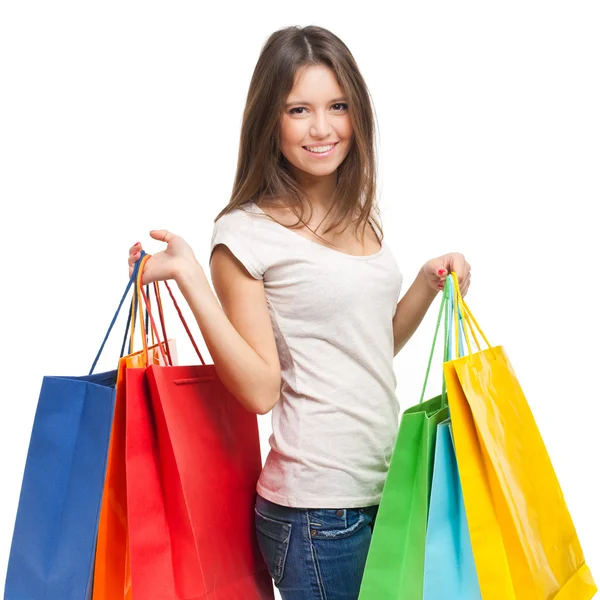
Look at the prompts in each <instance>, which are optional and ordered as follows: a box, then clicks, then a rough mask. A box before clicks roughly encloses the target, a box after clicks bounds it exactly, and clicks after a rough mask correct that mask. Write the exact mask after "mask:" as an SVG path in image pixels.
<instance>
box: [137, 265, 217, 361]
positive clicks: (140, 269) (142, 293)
mask: <svg viewBox="0 0 600 600" xmlns="http://www.w3.org/2000/svg"><path fill="white" fill-rule="evenodd" d="M150 256H152V255H151V254H145V256H141V257H140V258H139V259H138V262H140V268H139V270H138V272H137V277H136V290H137V293H138V294H139V295H140V296H141V297H142V298H143V299H144V303H145V305H146V309H147V312H148V317H149V320H150V324H151V326H152V328H153V329H154V331H155V334H156V335H157V336H158V333H157V332H156V323H155V321H154V316H153V315H152V310H151V308H150V306H149V302H148V298H147V297H146V294H145V293H144V290H143V289H142V284H141V282H142V275H143V272H144V265H145V263H146V261H147V260H148V259H149V258H150ZM136 264H137V263H136ZM164 284H165V286H166V287H167V290H168V292H169V295H170V296H171V300H172V301H173V304H174V306H175V309H176V310H177V314H178V315H179V318H180V319H181V322H182V323H183V326H184V328H185V331H186V333H187V335H188V337H189V338H190V341H191V342H192V346H193V347H194V350H195V351H196V354H197V355H198V358H199V359H200V362H201V363H202V364H203V365H206V363H205V362H204V359H203V358H202V354H201V353H200V350H199V349H198V346H197V344H196V341H195V340H194V336H193V335H192V332H191V331H190V328H189V327H188V324H187V323H186V321H185V318H184V316H183V313H182V312H181V309H180V308H179V305H178V304H177V300H175V296H174V295H173V292H172V291H171V288H170V287H169V284H168V283H167V282H166V281H165V282H164ZM140 322H141V311H140ZM143 342H144V353H145V355H146V359H147V358H148V344H147V342H146V340H145V339H143ZM159 347H160V351H161V353H162V354H163V358H165V357H164V351H163V348H162V345H160V346H159ZM167 348H168V344H167ZM146 362H147V361H146ZM165 364H168V363H167V361H166V360H165Z"/></svg>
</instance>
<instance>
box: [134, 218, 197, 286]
mask: <svg viewBox="0 0 600 600" xmlns="http://www.w3.org/2000/svg"><path fill="white" fill-rule="evenodd" d="M150 237H152V238H153V239H155V240H160V241H162V242H166V244H167V247H166V248H165V249H164V250H161V251H160V252H157V253H156V254H153V255H152V256H150V258H149V259H148V260H147V261H146V262H145V264H144V272H143V273H142V285H147V284H148V283H152V282H154V281H165V280H167V279H177V276H178V275H179V274H180V273H182V272H183V270H184V269H185V268H188V267H190V266H195V267H199V266H200V265H199V263H198V261H197V260H196V257H195V255H194V252H193V250H192V248H191V247H190V245H189V244H188V243H187V242H186V241H185V240H184V239H183V238H182V237H180V236H178V235H175V234H174V233H171V232H170V231H167V230H166V229H160V230H154V231H151V232H150ZM141 251H142V246H141V244H140V243H139V242H138V243H137V244H135V245H134V246H132V247H131V248H130V249H129V260H128V263H129V277H131V275H132V273H133V267H134V265H135V263H136V262H137V261H138V260H139V258H140V253H141Z"/></svg>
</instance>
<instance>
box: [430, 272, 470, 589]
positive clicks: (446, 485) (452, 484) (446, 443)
mask: <svg viewBox="0 0 600 600" xmlns="http://www.w3.org/2000/svg"><path fill="white" fill-rule="evenodd" d="M448 279H449V281H448V286H449V288H450V296H451V297H454V293H453V292H454V290H453V283H452V281H451V280H452V278H451V277H449V278H448ZM455 311H456V312H455ZM449 314H450V315H451V316H452V315H453V314H455V315H456V317H457V318H458V323H462V315H461V313H460V308H459V307H458V306H454V307H453V311H450V312H449ZM457 329H458V339H457V346H458V354H459V356H464V345H463V340H464V331H463V329H462V326H461V325H459V326H458V328H457ZM447 343H448V344H449V345H451V344H452V323H447ZM451 420H452V415H450V419H447V420H445V421H443V422H441V423H439V425H438V426H437V437H436V445H435V456H434V466H433V480H432V484H431V497H430V504H429V516H428V522H427V535H426V540H425V574H424V582H423V583H424V586H423V600H440V599H441V598H443V599H444V600H481V592H480V589H479V581H478V579H477V571H476V569H475V559H474V558H473V550H472V548H471V538H470V535H469V527H468V525H467V515H466V512H465V505H464V500H463V495H462V488H461V484H460V477H459V472H458V464H457V461H456V454H455V451H454V440H453V438H452V428H451Z"/></svg>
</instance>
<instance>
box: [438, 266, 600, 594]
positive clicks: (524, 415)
mask: <svg viewBox="0 0 600 600" xmlns="http://www.w3.org/2000/svg"><path fill="white" fill-rule="evenodd" d="M454 277H455V275H454ZM455 286H456V281H455ZM456 287H457V286H456ZM458 303H459V306H460V307H461V310H462V312H463V316H464V318H465V322H466V324H467V326H468V327H465V331H466V332H470V334H471V336H472V338H473V339H474V340H475V342H476V344H477V347H478V349H479V350H478V351H477V352H472V350H471V347H470V343H469V337H467V342H468V343H469V352H468V354H467V355H466V356H465V357H462V358H457V359H455V360H451V361H448V362H447V363H445V364H444V373H445V378H446V382H447V386H448V401H449V405H450V411H451V414H452V428H453V434H454V442H455V449H456V457H457V462H458V468H459V474H460V480H461V484H462V489H463V495H464V501H465V508H466V513H467V521H468V525H469V530H470V534H471V543H472V547H473V555H474V558H475V565H476V568H477V574H478V579H479V585H480V588H481V594H482V598H483V599H484V600H496V599H497V600H521V599H522V598H526V599H527V600H550V599H552V600H588V599H589V598H592V597H593V595H594V594H595V593H596V591H597V588H596V585H595V583H594V581H593V578H592V575H591V572H590V570H589V568H588V566H587V565H586V563H585V559H584V556H583V552H582V549H581V546H580V543H579V539H578V537H577V533H576V531H575V528H574V525H573V522H572V520H571V517H570V514H569V511H568V508H567V506H566V503H565V500H564V497H563V494H562V491H561V488H560V485H559V482H558V480H557V477H556V474H555V471H554V468H553V466H552V463H551V461H550V458H549V456H548V452H547V450H546V448H545V445H544V442H543V440H542V437H541V435H540V432H539V430H538V428H537V425H536V422H535V419H534V417H533V415H532V412H531V409H530V407H529V405H528V403H527V400H526V398H525V395H524V393H523V390H522V389H521V386H520V385H519V381H518V379H517V377H516V374H515V371H514V370H513V368H512V365H511V364H510V362H509V359H508V357H507V355H506V352H505V351H504V349H503V347H502V346H496V347H493V348H492V347H491V346H490V344H489V342H487V338H486V337H485V335H483V332H482V331H481V329H480V328H479V325H478V324H477V322H476V321H475V319H474V318H473V315H472V313H471V311H470V310H469V308H468V306H467V305H466V303H465V302H464V300H463V299H462V298H461V297H460V291H459V292H458ZM475 330H477V332H478V333H479V334H480V335H481V337H482V338H483V340H484V341H485V343H486V344H487V346H488V347H487V348H486V349H484V350H481V349H480V346H479V342H478V340H477V336H476V334H475Z"/></svg>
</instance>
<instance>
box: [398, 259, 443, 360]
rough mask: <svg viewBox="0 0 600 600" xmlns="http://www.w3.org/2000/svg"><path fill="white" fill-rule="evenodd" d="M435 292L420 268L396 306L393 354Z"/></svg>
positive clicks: (402, 342)
mask: <svg viewBox="0 0 600 600" xmlns="http://www.w3.org/2000/svg"><path fill="white" fill-rule="evenodd" d="M437 293H438V292H437V291H436V290H434V289H432V288H431V287H430V286H429V285H428V283H427V279H426V276H425V273H424V271H423V269H421V270H420V271H419V274H418V275H417V278H416V279H415V281H414V283H413V284H412V285H411V286H410V288H409V289H408V291H407V292H406V294H404V296H403V297H402V298H401V300H400V302H398V305H397V306H396V313H395V314H394V319H393V327H394V356H396V354H398V352H400V350H401V349H402V348H403V347H404V345H405V344H406V342H408V340H409V339H410V338H411V337H412V335H413V334H414V333H415V331H416V330H417V327H418V326H419V325H420V324H421V321H422V320H423V317H425V315H426V314H427V311H428V310H429V307H430V306H431V303H432V302H433V301H434V299H435V297H436V296H437Z"/></svg>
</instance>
